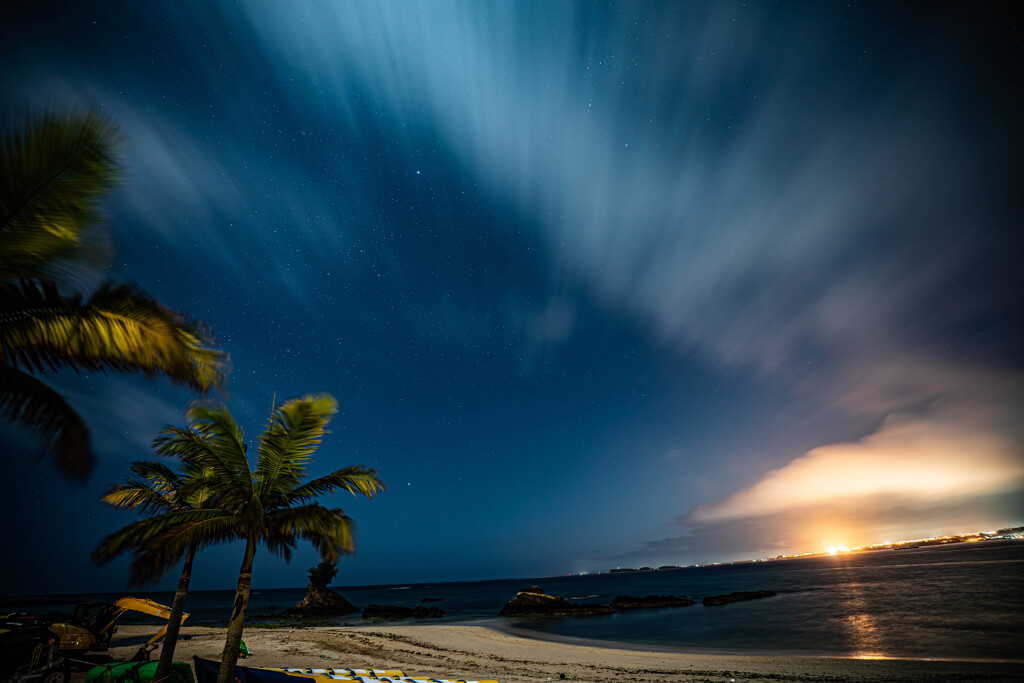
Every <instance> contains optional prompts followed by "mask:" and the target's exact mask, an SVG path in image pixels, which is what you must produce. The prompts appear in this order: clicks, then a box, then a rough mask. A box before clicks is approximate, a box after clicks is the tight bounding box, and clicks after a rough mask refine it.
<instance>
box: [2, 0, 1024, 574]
mask: <svg viewBox="0 0 1024 683" xmlns="http://www.w3.org/2000/svg"><path fill="white" fill-rule="evenodd" d="M20 5H21V6H20V7H19V8H17V9H13V10H12V9H6V10H4V17H3V21H2V22H0V30H2V33H3V35H2V40H0V55H2V61H0V87H2V92H3V110H4V113H5V116H6V119H7V120H8V121H10V120H17V118H18V114H19V112H24V111H26V110H29V109H35V108H40V107H44V106H47V105H58V106H59V105H67V104H79V105H83V106H95V107H97V108H99V109H100V110H102V111H103V112H105V113H107V114H108V115H109V116H110V117H111V118H113V119H114V120H115V121H116V122H117V123H118V124H119V125H120V127H121V129H122V132H123V134H124V141H123V144H122V148H121V149H122V153H123V156H124V160H125V164H124V177H123V181H122V183H121V184H120V186H119V188H118V190H117V192H116V193H115V194H114V196H113V197H112V198H111V200H110V202H109V205H108V219H109V224H110V227H111V230H112V232H113V236H114V241H115V244H116V247H117V249H116V255H115V259H114V261H113V263H112V264H111V266H110V268H109V270H108V272H107V273H106V276H108V277H112V278H116V279H119V280H133V281H136V282H138V283H139V284H140V285H141V286H143V287H144V288H146V289H147V290H149V291H150V292H152V293H153V294H155V295H156V296H157V297H158V298H159V299H160V300H161V301H162V302H164V303H165V304H167V305H168V306H171V307H173V308H176V309H178V310H182V311H185V312H187V313H189V314H191V315H192V316H194V317H196V318H199V319H201V320H203V321H204V322H206V323H208V324H209V325H210V326H211V328H212V329H213V331H214V332H215V334H216V336H217V339H218V341H219V344H220V346H221V347H222V348H224V349H225V350H227V351H228V352H229V353H230V354H231V359H232V372H231V376H230V380H229V383H228V395H227V403H228V405H229V407H230V408H231V410H232V411H233V412H234V414H235V416H236V417H237V419H238V420H239V422H240V423H241V424H242V425H243V427H244V428H245V430H246V432H247V435H249V436H250V437H251V438H254V437H255V435H256V434H257V433H258V432H259V431H260V430H261V429H262V426H263V424H264V423H265V422H266V420H267V418H268V415H269V412H270V407H271V404H272V401H273V400H274V398H275V394H276V396H277V399H278V401H280V400H281V399H282V398H289V397H293V396H298V395H303V394H306V393H315V392H328V393H330V394H333V395H334V396H335V397H336V398H337V399H338V401H339V403H340V410H339V413H338V415H337V417H336V418H335V419H334V421H333V422H332V425H331V433H330V434H329V435H328V436H327V438H326V440H325V442H324V444H323V446H322V447H321V449H320V451H319V453H318V455H317V457H316V459H315V462H314V466H313V468H312V472H311V473H312V474H314V475H319V474H323V473H326V472H327V471H329V470H330V469H335V468H337V467H341V466H345V465H349V464H364V465H367V466H371V467H374V468H376V469H377V470H378V471H379V472H380V474H381V476H382V478H383V479H384V481H385V483H386V484H387V486H388V492H387V493H386V494H385V495H383V496H381V497H380V498H378V499H377V500H374V501H361V500H359V501H357V500H355V499H351V498H344V497H341V496H338V497H335V498H331V499H324V500H323V501H322V502H324V503H325V504H333V505H341V506H342V507H345V508H346V510H348V511H349V513H350V514H351V515H352V516H353V517H354V518H355V519H356V521H357V523H358V552H357V554H356V555H355V556H354V557H350V558H345V559H343V560H342V562H341V564H340V572H339V576H338V578H337V579H336V580H335V583H336V584H339V585H346V584H347V585H353V584H372V583H400V582H417V581H440V580H463V579H484V578H499V577H532V576H544V575H552V574H564V573H567V572H571V571H582V570H599V569H607V568H609V567H615V566H640V565H652V566H658V565H662V564H691V563H696V562H709V561H719V560H730V559H741V558H748V557H761V556H775V555H778V554H780V553H784V552H801V551H814V550H818V551H820V550H822V549H823V548H824V547H827V546H830V545H849V546H853V545H860V544H862V543H875V542H882V541H886V540H894V539H896V538H900V537H903V538H906V537H912V536H919V535H931V534H935V533H949V532H957V531H972V530H977V529H990V528H998V527H1001V526H1008V525H1017V524H1022V523H1024V502H1022V501H1024V495H1022V493H1024V420H1022V417H1021V416H1022V415H1024V381H1022V377H1024V374H1022V370H1024V357H1022V355H1021V349H1022V348H1024V344H1022V341H1024V330H1022V318H1021V310H1022V303H1024V301H1022V300H1024V255H1022V253H1024V248H1022V247H1024V244H1022V241H1024V238H1022V228H1024V220H1022V219H1024V207H1022V200H1021V197H1022V196H1024V191H1022V187H1021V185H1022V183H1021V178H1022V168H1021V159H1022V158H1024V149H1022V147H1024V146H1022V144H1021V142H1022V141H1021V120H1022V114H1024V107H1022V99H1024V95H1022V79H1021V73H1022V71H1021V63H1022V62H1021V42H1020V30H1019V24H1018V23H1016V21H1017V19H1016V16H1015V15H1014V14H1013V13H1012V12H1011V11H1010V8H1011V7H1012V3H1006V4H1000V3H984V4H978V5H972V4H970V3H960V4H954V5H945V4H942V3H927V4H923V3H922V4H918V3H914V4H907V5H902V6H901V5H898V4H895V3H889V2H882V3H877V4H864V3H849V4H843V5H840V4H839V3H785V4H783V5H781V6H780V5H776V4H775V3H758V2H746V3H729V2H715V3H640V2H636V3H631V2H602V3H597V2H593V3H590V2H580V3H570V2H554V1H547V0H541V1H537V2H526V1H524V2H516V3H512V2H475V1H473V2H471V1H468V0H467V1H465V2H445V1H443V0H424V1H423V2H384V1H381V0H372V1H369V0H368V1H367V2H355V1H351V2H342V1H337V2H306V1H303V2H288V3H285V2H273V1H271V0H263V1H253V2H243V3H228V2H199V1H197V2H181V1H180V0H168V1H166V2H161V1H157V0H152V1H147V2H114V1H104V2H68V3H46V2H35V3H20ZM46 379H47V381H49V382H51V383H52V384H53V385H54V386H56V387H58V388H59V389H60V390H62V391H63V392H65V394H66V395H67V396H69V397H70V399H71V401H72V402H73V404H74V405H75V406H76V407H77V409H79V410H80V411H81V413H82V414H83V415H84V416H85V417H86V419H87V421H88V423H89V425H90V427H91V429H92V434H93V440H94V446H95V449H96V451H97V454H98V460H99V463H98V467H97V469H96V471H95V473H94V474H93V476H92V478H91V479H90V480H89V481H88V483H87V484H85V485H80V484H75V483H72V482H69V481H67V480H65V479H62V478H61V477H60V475H58V474H57V472H56V470H55V469H54V468H53V466H52V464H51V463H49V462H47V461H42V462H37V461H35V460H33V459H32V453H33V451H34V448H35V441H34V437H33V435H32V434H30V433H26V432H22V431H18V430H15V429H14V428H12V427H10V426H9V425H3V426H2V427H0V443H2V450H3V451H4V456H3V458H2V459H0V477H2V480H3V481H4V483H5V485H4V488H3V494H2V496H0V514H2V516H3V525H2V528H3V539H2V545H3V547H4V548H5V549H6V551H7V552H6V557H7V559H5V560H4V561H3V562H2V563H0V565H2V567H0V593H6V594H27V593H41V592H85V591H120V590H123V588H124V584H125V580H126V578H127V570H126V563H125V562H119V563H114V564H112V565H110V566H108V567H105V568H102V569H98V568H96V567H94V566H92V565H91V564H90V562H89V559H88V556H89V552H90V551H91V549H92V548H93V547H94V546H95V544H96V542H97V541H98V540H99V539H100V538H101V537H102V536H103V535H105V534H106V533H109V532H110V531H112V530H114V529H116V528H118V527H120V526H121V525H124V524H127V523H128V522H130V521H132V520H133V519H134V518H133V516H132V515H130V514H129V513H124V512H118V511H114V510H110V509H105V508H104V507H103V506H101V504H100V503H98V502H97V499H98V496H99V494H100V492H101V491H102V490H103V489H104V487H105V486H107V485H108V484H110V483H112V482H115V481H118V480H120V479H122V478H123V477H124V476H125V475H126V474H127V466H128V463H130V462H131V461H133V460H137V459H151V458H153V457H155V456H153V455H152V452H151V450H150V448H149V444H150V443H151V441H152V439H153V438H154V437H155V436H156V434H157V432H158V431H159V429H160V428H161V427H163V426H164V425H167V424H183V414H184V411H185V409H186V408H187V406H188V404H189V402H190V401H191V400H192V398H193V397H192V396H191V395H189V393H188V392H187V391H185V390H182V389H177V388H174V387H173V386H171V384H170V383H169V382H168V381H167V380H165V379H160V378H157V379H155V380H153V381H146V380H144V379H143V378H141V377H137V376H125V375H120V376H118V375H109V376H103V375H75V374H74V373H73V372H68V373H59V374H56V375H51V376H49V377H47V378H46ZM240 561H241V546H228V547H223V548H219V549H215V550H210V551H207V552H206V553H204V554H202V555H200V556H199V557H198V558H197V560H196V571H195V577H194V580H193V587H195V588H232V587H233V585H234V581H235V578H236V577H237V569H238V564H239V563H240ZM314 561H315V558H314V554H313V551H312V550H311V549H310V548H308V547H302V548H301V550H300V551H299V552H297V553H296V557H295V559H293V561H292V563H291V564H290V565H286V564H285V563H284V562H283V561H281V560H277V559H274V558H272V557H271V556H270V555H269V554H268V553H266V552H261V554H259V555H258V556H257V562H256V568H255V572H254V578H253V582H254V585H255V586H257V587H275V586H300V585H304V584H305V580H306V574H305V570H306V568H307V567H309V566H310V565H311V564H312V563H313V562H314ZM175 580H176V571H172V572H171V573H170V575H169V577H168V578H167V579H166V580H165V581H164V582H163V583H162V584H161V586H162V587H171V586H173V585H174V582H175Z"/></svg>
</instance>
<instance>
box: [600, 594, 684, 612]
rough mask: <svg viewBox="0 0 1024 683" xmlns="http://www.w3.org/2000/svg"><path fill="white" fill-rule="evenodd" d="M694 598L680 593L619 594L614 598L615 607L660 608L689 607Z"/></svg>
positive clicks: (613, 605) (613, 606) (613, 604)
mask: <svg viewBox="0 0 1024 683" xmlns="http://www.w3.org/2000/svg"><path fill="white" fill-rule="evenodd" d="M693 604H696V603H694V601H693V600H690V599H688V598H684V597H683V596H681V595H679V596H676V595H648V596H646V597H644V598H634V597H633V596H632V595H618V596H616V597H615V599H614V600H612V608H613V609H660V608H662V607H689V606H690V605H693Z"/></svg>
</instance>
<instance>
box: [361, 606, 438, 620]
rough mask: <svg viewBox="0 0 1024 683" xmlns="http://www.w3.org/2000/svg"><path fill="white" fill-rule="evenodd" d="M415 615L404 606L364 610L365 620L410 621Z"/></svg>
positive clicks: (375, 607)
mask: <svg viewBox="0 0 1024 683" xmlns="http://www.w3.org/2000/svg"><path fill="white" fill-rule="evenodd" d="M438 611H440V610H438ZM413 614H414V612H413V609H412V608H411V607H403V606H402V605H370V606H369V607H367V608H366V609H364V610H363V619H391V620H394V619H408V618H409V617H411V616H413Z"/></svg>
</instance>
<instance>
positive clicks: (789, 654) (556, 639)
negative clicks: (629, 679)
mask: <svg viewBox="0 0 1024 683" xmlns="http://www.w3.org/2000/svg"><path fill="white" fill-rule="evenodd" d="M422 625H430V624H410V625H409V626H410V627H411V628H416V627H417V626H422ZM447 625H451V626H476V627H479V628H487V629H491V630H494V631H498V632H499V633H506V634H508V635H510V636H514V637H516V638H522V639H523V640H539V641H550V642H553V643H561V644H563V645H579V646H583V647H594V648H603V649H608V650H625V651H637V652H665V653H676V654H681V655H709V656H715V657H782V658H793V657H796V658H802V659H853V660H870V661H875V660H878V661H906V662H964V663H973V662H977V663H980V664H1018V665H1020V666H1021V667H1022V669H1024V658H1021V659H999V658H994V657H921V656H909V655H882V654H878V655H875V654H863V655H858V654H856V653H842V652H823V651H821V650H738V649H732V648H724V647H722V648H716V647H706V648H686V647H676V646H672V645H655V644H647V643H631V642H628V641H623V640H600V639H596V638H578V637H576V636H564V635H561V634H558V633H547V632H543V631H532V630H530V629H527V628H516V627H514V626H504V625H502V624H500V623H498V622H494V623H490V622H488V621H486V620H481V621H465V622H451V623H450V624H447ZM1022 679H1024V676H1022Z"/></svg>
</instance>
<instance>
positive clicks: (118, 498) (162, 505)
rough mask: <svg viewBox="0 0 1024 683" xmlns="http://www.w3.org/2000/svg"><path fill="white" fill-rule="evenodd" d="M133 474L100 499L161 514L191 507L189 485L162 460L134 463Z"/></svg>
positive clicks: (123, 506) (141, 510)
mask: <svg viewBox="0 0 1024 683" xmlns="http://www.w3.org/2000/svg"><path fill="white" fill-rule="evenodd" d="M131 472H132V476H130V477H129V478H128V479H126V480H125V481H124V482H123V483H120V484H114V485H113V486H110V487H108V488H107V490H106V491H105V492H104V494H103V496H102V497H101V498H100V500H101V501H102V502H104V503H106V504H107V505H110V506H112V507H115V508H118V509H128V510H134V511H136V512H139V513H141V514H161V513H165V512H171V511H173V510H177V509H183V508H186V507H188V504H187V500H186V498H185V493H184V491H185V489H186V487H187V484H186V483H185V482H183V481H182V480H181V479H180V478H179V477H178V475H177V474H176V473H175V472H174V471H173V470H171V469H170V468H169V467H167V465H165V464H163V463H162V462H149V461H144V460H143V461H138V462H134V463H132V466H131Z"/></svg>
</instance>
